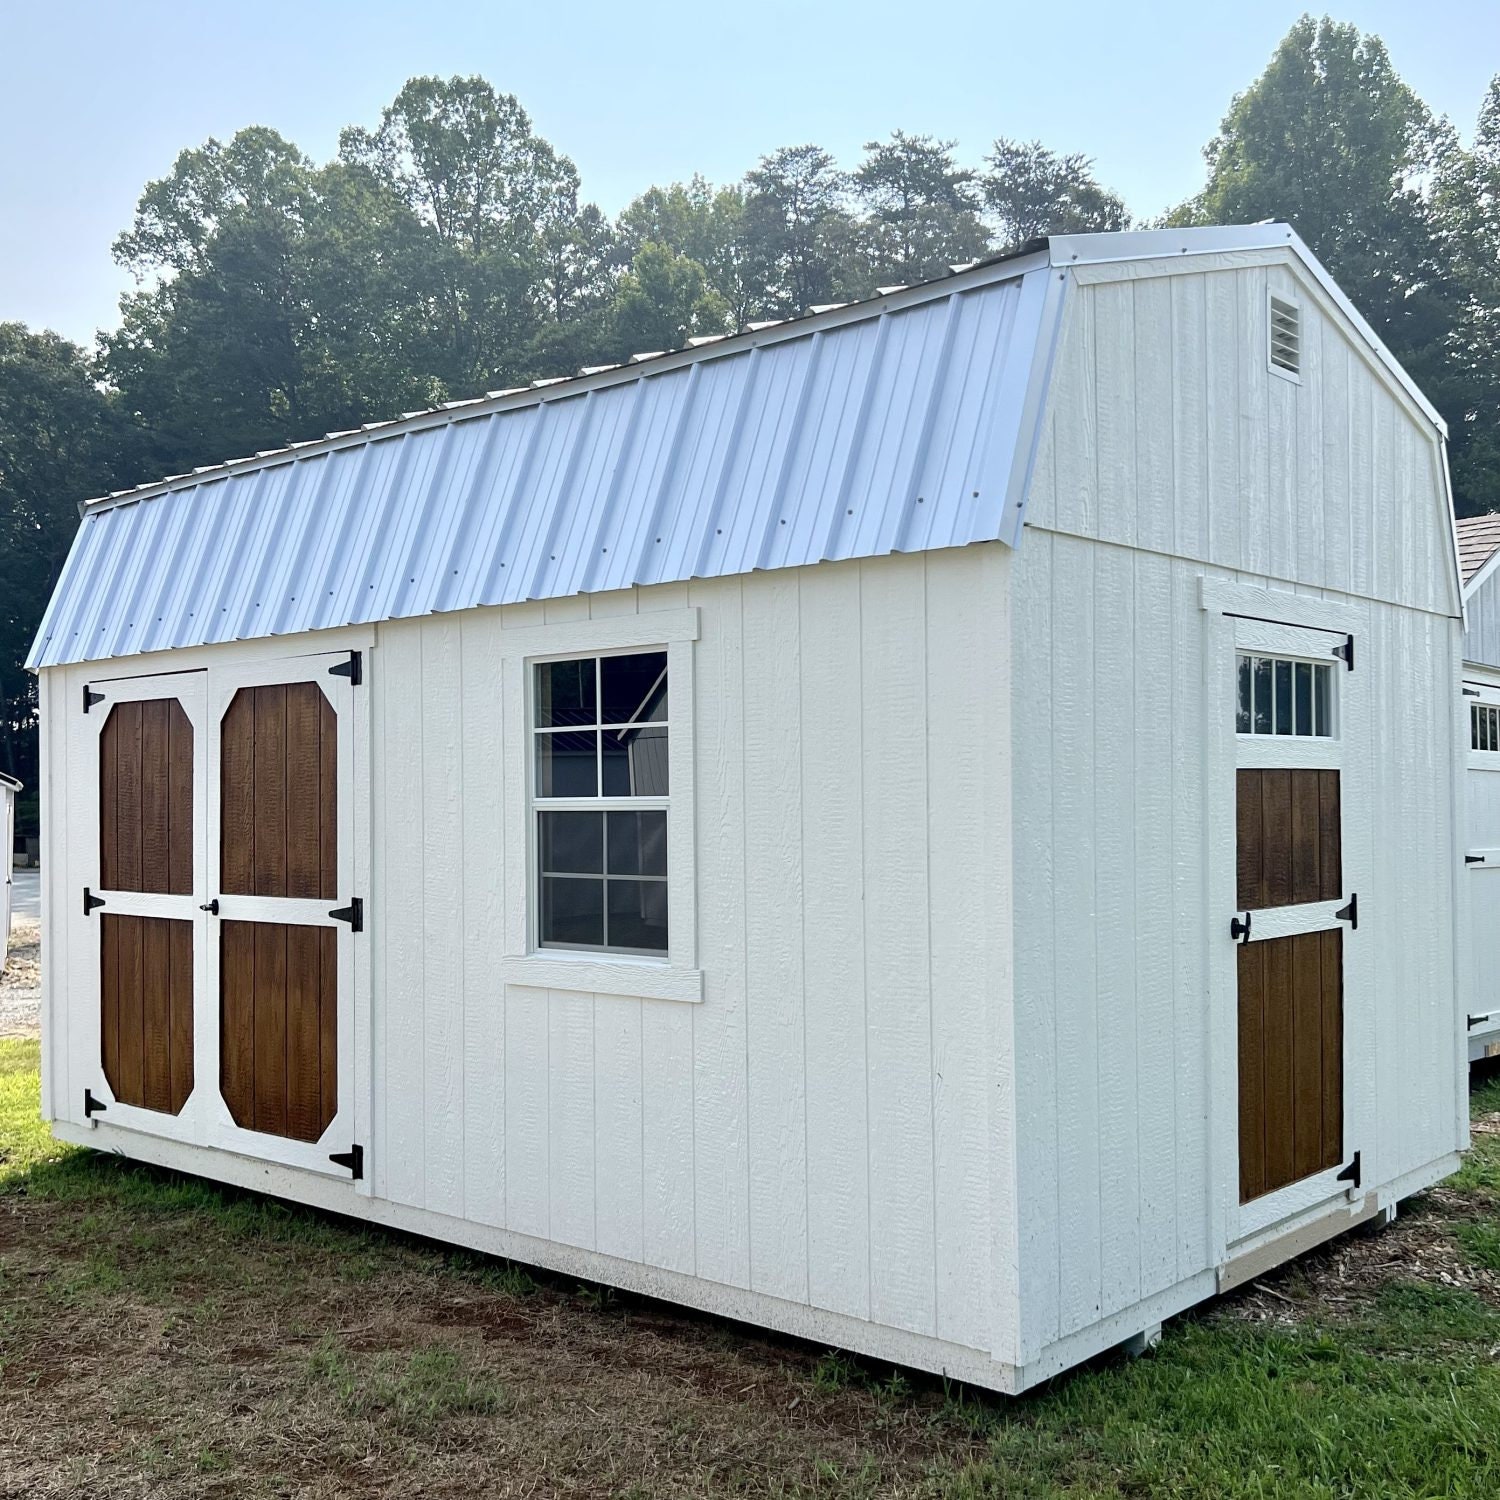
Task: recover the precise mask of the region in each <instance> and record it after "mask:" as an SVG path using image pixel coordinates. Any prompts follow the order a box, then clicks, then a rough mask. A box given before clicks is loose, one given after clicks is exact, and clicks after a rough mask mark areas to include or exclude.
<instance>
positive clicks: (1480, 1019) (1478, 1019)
mask: <svg viewBox="0 0 1500 1500" xmlns="http://www.w3.org/2000/svg"><path fill="white" fill-rule="evenodd" d="M1488 1020H1489V1015H1488V1013H1486V1014H1485V1015H1482V1016H1470V1017H1469V1027H1468V1029H1469V1030H1470V1031H1473V1029H1474V1028H1475V1027H1476V1026H1483V1025H1484V1023H1485V1022H1486V1021H1488Z"/></svg>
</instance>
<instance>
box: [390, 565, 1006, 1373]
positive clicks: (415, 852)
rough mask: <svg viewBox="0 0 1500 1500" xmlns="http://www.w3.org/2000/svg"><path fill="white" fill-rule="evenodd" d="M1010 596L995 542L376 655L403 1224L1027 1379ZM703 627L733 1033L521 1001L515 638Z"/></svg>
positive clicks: (425, 634)
mask: <svg viewBox="0 0 1500 1500" xmlns="http://www.w3.org/2000/svg"><path fill="white" fill-rule="evenodd" d="M1009 569H1010V554H1009V552H1008V551H1007V549H1005V548H1003V547H999V546H994V547H980V548H969V549H964V550H958V551H950V552H943V553H933V554H918V555H914V556H911V557H906V558H893V559H882V560H878V561H874V562H853V563H847V564H837V565H831V566H825V567H819V568H810V569H792V570H786V571H779V572H772V573H766V574H751V575H748V576H746V577H743V578H732V579H722V580H705V581H702V582H697V583H693V584H690V585H686V584H682V585H679V584H673V585H664V586H660V587H656V588H650V589H643V590H639V591H636V590H628V591H624V592H619V593H612V594H602V595H596V596H593V597H592V598H590V599H574V600H565V601H549V602H546V603H538V604H534V605H518V606H506V607H503V608H499V609H493V610H483V611H465V612H463V613H461V614H458V615H454V616H438V617H434V618H431V619H427V620H422V621H396V622H390V623H387V624H385V625H382V626H380V627H379V632H378V642H377V646H376V652H375V669H374V671H373V672H372V685H373V692H374V699H373V704H372V715H373V738H374V776H375V805H376V807H377V808H378V809H381V812H380V814H379V817H378V823H379V829H380V831H379V834H378V836H377V841H376V850H377V860H376V863H377V867H378V868H379V869H380V870H382V871H383V878H382V880H381V883H380V884H379V885H378V886H377V887H376V890H375V891H374V893H373V895H374V900H373V903H372V913H371V929H372V931H373V932H374V933H375V934H377V936H376V939H375V941H376V942H377V944H378V945H379V946H378V954H379V957H378V959H377V962H378V963H379V965H380V969H381V973H382V979H381V981H380V982H379V984H378V985H377V990H378V998H377V1000H376V1012H375V1016H374V1066H375V1069H376V1088H375V1090H374V1094H375V1097H376V1098H377V1099H378V1100H379V1101H381V1102H380V1104H379V1105H378V1106H377V1112H376V1117H375V1126H374V1128H375V1135H374V1139H373V1140H372V1142H371V1161H372V1168H373V1171H374V1173H375V1192H376V1195H377V1196H379V1197H385V1198H389V1199H391V1200H392V1201H393V1202H395V1203H396V1204H399V1205H405V1206H408V1207H411V1208H414V1209H421V1210H425V1211H428V1212H432V1213H437V1214H441V1215H443V1216H445V1217H447V1218H452V1219H460V1220H468V1221H471V1222H474V1223H478V1224H484V1225H491V1226H495V1227H497V1228H501V1229H505V1230H508V1231H511V1232H514V1233H516V1234H519V1235H525V1236H529V1237H533V1238H535V1239H536V1240H538V1241H549V1242H554V1243H557V1244H561V1245H566V1246H572V1247H576V1248H578V1249H581V1250H585V1251H593V1252H597V1253H599V1254H601V1255H605V1256H609V1257H613V1258H617V1259H620V1260H626V1261H636V1262H641V1263H643V1264H644V1265H645V1266H647V1267H651V1268H659V1269H661V1270H663V1271H667V1272H677V1273H683V1274H685V1275H688V1276H692V1277H696V1278H700V1279H701V1280H702V1281H704V1282H706V1283H716V1284H720V1285H723V1286H725V1287H730V1288H737V1289H742V1290H745V1291H749V1292H753V1293H759V1294H763V1295H764V1296H765V1297H768V1298H773V1299H776V1300H777V1301H778V1302H784V1303H789V1304H795V1305H804V1306H808V1307H812V1308H816V1309H823V1310H826V1311H829V1312H832V1313H837V1314H842V1315H844V1316H846V1317H848V1318H852V1319H857V1320H860V1321H873V1322H876V1323H880V1324H883V1325H886V1326H888V1327H890V1328H894V1329H900V1330H907V1331H910V1332H912V1333H917V1334H921V1335H924V1336H926V1337H927V1338H931V1339H939V1340H942V1341H944V1342H950V1343H953V1344H955V1345H959V1346H963V1347H966V1348H969V1349H972V1350H978V1351H982V1353H983V1355H984V1356H985V1357H986V1358H988V1357H990V1356H991V1355H994V1356H996V1357H998V1358H999V1359H1001V1360H1002V1361H1004V1362H1009V1361H1010V1360H1011V1358H1012V1356H1013V1354H1014V1328H1013V1326H1003V1325H1004V1324H1006V1323H1008V1322H1009V1323H1013V1319H1007V1318H999V1319H998V1320H997V1317H996V1315H995V1313H994V1308H995V1306H996V1302H995V1298H994V1295H993V1288H992V1278H993V1276H994V1274H995V1272H994V1266H993V1264H992V1244H993V1235H994V1231H995V1228H996V1225H995V1216H994V1194H995V1192H996V1186H995V1183H994V1181H993V1178H994V1176H995V1174H996V1171H997V1168H996V1165H995V1163H996V1159H997V1158H996V1144H997V1143H996V1139H995V1136H996V1133H997V1132H998V1131H999V1130H1000V1128H1001V1127H1000V1125H999V1123H998V1122H997V1121H996V1119H995V1114H996V1112H997V1107H996V1104H995V1091H996V1087H997V1080H998V1075H999V1074H1000V1072H1001V1070H1002V1064H1001V1062H1000V1054H1001V1052H1002V1050H1003V1049H1002V1048H1001V1047H1000V1046H999V1045H998V1043H999V1038H998V1037H996V1036H995V1033H994V1028H995V1026H996V1016H997V1015H998V1014H999V1013H1000V1012H1001V1011H1002V1009H1003V997H1004V995H1005V993H1006V990H1007V976H1008V970H1009V940H1010V931H1009V924H1008V922H1007V921H1006V920H1005V917H1004V913H1005V903H1006V899H1007V892H1008V877H1009V871H1008V861H1007V859H1006V857H1005V851H1006V850H1007V848H1008V845H1009V829H1008V817H1009V796H1008V787H1009V774H1008V766H1009V750H1010V735H1009V730H1008V725H1007V722H1006V715H1007V705H1008V703H1009V699H1010V690H1009V681H1008V671H1009V652H1008V644H1007V643H1008V634H1009V602H1008V587H1009V585H1008V575H1009ZM684 607H686V608H690V609H694V610H696V611H697V612H698V619H699V630H700V634H699V638H698V641H697V644H696V648H695V652H694V681H693V684H692V687H693V691H694V698H695V701H694V702H693V703H692V705H691V710H690V714H691V722H692V736H693V748H694V757H693V759H694V764H693V775H692V780H693V787H692V789H691V801H692V806H691V807H690V808H688V809H686V810H685V811H686V813H687V815H688V816H691V817H692V819H693V826H694V828H695V830H696V838H695V846H696V847H695V851H694V858H695V863H696V874H697V882H696V883H697V891H698V897H697V903H696V921H697V950H698V961H699V965H700V967H701V970H702V973H703V976H704V989H703V1003H701V1004H693V1003H683V1002H681V1001H677V1000H666V999H655V998H649V997H648V998H641V997H635V996H631V995H621V994H613V993H611V994H600V993H592V992H590V991H588V990H587V989H566V990H563V989H556V988H551V987H547V988H538V987H534V986H532V985H527V984H518V983H512V982H507V980H506V978H505V976H504V969H505V966H504V965H503V964H502V963H501V962H500V951H499V949H498V948H497V947H496V943H495V939H494V936H493V934H495V933H496V931H497V930H500V929H503V928H504V927H505V925H506V924H507V923H508V922H511V921H514V920H515V919H516V917H517V915H518V914H517V913H515V912H510V911H506V912H501V911H498V910H497V909H496V896H495V892H496V890H497V889H504V888H505V887H506V885H507V884H508V876H507V875H506V874H504V873H502V875H501V878H500V879H499V880H498V881H497V879H496V867H497V865H500V864H503V863H504V862H506V861H512V860H520V861H522V862H523V863H524V861H525V858H526V854H525V850H526V842H525V838H524V836H518V834H517V832H516V831H515V830H512V829H510V828H509V827H508V826H507V821H506V819H507V811H508V810H507V806H506V802H507V799H506V796H505V788H506V786H507V783H508V781H509V779H510V778H512V777H515V776H517V775H524V769H523V768H522V767H518V766H516V765H515V764H513V758H514V757H518V756H519V757H524V756H525V755H526V754H527V752H528V750H529V743H528V736H527V735H526V734H525V733H524V732H520V727H519V726H514V725H511V724H508V723H506V722H505V721H504V717H503V704H504V702H505V696H506V695H505V693H504V691H503V688H502V677H503V675H504V673H505V672H506V671H514V670H516V662H517V658H516V657H515V656H514V655H513V654H512V653H511V652H510V651H509V650H508V648H507V642H506V636H507V633H508V632H512V631H515V630H516V629H524V630H525V631H526V635H527V640H528V647H527V649H528V650H532V649H536V652H537V654H548V653H547V650H546V646H547V627H548V626H549V625H550V624H553V623H555V622H560V621H576V620H578V619H580V618H583V619H588V618H592V619H595V620H599V621H601V622H602V621H606V620H608V619H610V618H612V617H616V616H618V615H620V614H633V615H634V614H638V615H639V620H640V624H641V626H642V628H645V629H649V622H650V619H651V615H652V613H653V612H654V611H662V610H673V611H678V610H681V609H682V608H684ZM672 691H673V694H674V700H673V701H674V706H675V704H676V703H677V701H678V700H677V697H676V694H677V692H678V685H677V684H676V683H675V682H674V683H673V685H672ZM685 710H688V705H687V704H683V706H682V708H681V709H676V710H675V713H676V714H680V715H681V716H682V717H683V719H684V720H686V719H687V718H688V713H687V712H685ZM682 795H683V796H686V795H688V794H687V792H686V791H684V792H683V793H682ZM673 796H674V799H675V798H677V797H678V796H679V792H678V787H677V785H676V784H675V782H674V786H673ZM509 941H510V942H511V943H512V944H514V945H521V946H524V945H523V943H522V940H521V938H520V936H519V934H511V936H510V939H509ZM511 951H520V948H519V947H518V946H512V947H511ZM564 962H565V961H564ZM709 1305H713V1302H712V1297H711V1295H710V1296H709ZM997 1325H998V1326H997Z"/></svg>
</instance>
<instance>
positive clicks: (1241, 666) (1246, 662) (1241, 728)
mask: <svg viewBox="0 0 1500 1500" xmlns="http://www.w3.org/2000/svg"><path fill="white" fill-rule="evenodd" d="M1236 677H1237V681H1238V686H1239V701H1238V704H1237V706H1236V708H1235V711H1234V730H1235V733H1236V734H1249V733H1250V658H1249V657H1248V656H1241V657H1239V658H1238V663H1237V668H1236Z"/></svg>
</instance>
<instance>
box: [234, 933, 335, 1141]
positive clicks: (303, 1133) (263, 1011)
mask: <svg viewBox="0 0 1500 1500" xmlns="http://www.w3.org/2000/svg"><path fill="white" fill-rule="evenodd" d="M219 965H220V967H219V976H220V978H219V983H220V1016H219V1026H220V1032H219V1035H220V1052H219V1088H220V1092H221V1093H222V1094H223V1096H224V1102H225V1104H226V1105H227V1106H228V1107H229V1113H230V1115H231V1116H232V1117H233V1119H234V1122H235V1124H237V1125H239V1126H241V1127H242V1128H243V1129H245V1130H255V1131H260V1132H262V1133H263V1134H268V1135H279V1136H285V1137H287V1138H289V1139H292V1140H299V1141H316V1140H317V1139H318V1138H319V1136H321V1135H322V1134H323V1132H324V1131H325V1130H326V1129H327V1128H328V1126H329V1123H330V1122H331V1121H332V1119H333V1116H334V1114H335V1112H336V1110H337V1107H338V977H337V975H338V933H337V932H336V931H335V930H334V929H333V928H332V927H301V926H292V925H289V924H283V923H273V922H224V923H223V924H222V927H221V932H220V954H219Z"/></svg>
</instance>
